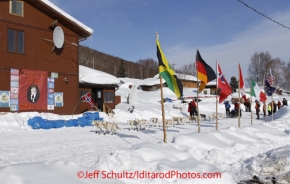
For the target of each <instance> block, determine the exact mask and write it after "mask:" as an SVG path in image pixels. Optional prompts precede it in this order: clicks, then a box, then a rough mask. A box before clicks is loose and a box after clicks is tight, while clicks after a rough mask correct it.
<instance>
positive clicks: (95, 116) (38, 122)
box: [28, 112, 103, 129]
mask: <svg viewBox="0 0 290 184" xmlns="http://www.w3.org/2000/svg"><path fill="white" fill-rule="evenodd" d="M92 120H99V121H103V118H100V117H99V112H85V113H83V117H79V118H78V119H70V120H46V119H42V117H40V116H35V117H33V118H30V119H29V120H28V125H29V126H31V127H32V129H51V128H61V127H64V126H65V127H73V126H74V127H85V126H92Z"/></svg>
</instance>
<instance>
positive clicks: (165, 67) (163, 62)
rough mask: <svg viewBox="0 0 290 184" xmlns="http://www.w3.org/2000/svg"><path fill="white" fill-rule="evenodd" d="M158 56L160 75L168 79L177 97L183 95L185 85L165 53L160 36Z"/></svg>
mask: <svg viewBox="0 0 290 184" xmlns="http://www.w3.org/2000/svg"><path fill="white" fill-rule="evenodd" d="M156 44H157V58H158V63H159V75H160V76H161V77H162V78H163V79H164V80H165V81H166V83H167V86H168V87H169V89H171V90H172V91H173V92H174V93H175V95H176V96H177V98H180V97H182V96H183V86H182V84H181V82H180V80H179V79H178V78H177V77H176V75H175V73H174V71H173V69H172V68H171V66H170V65H169V63H168V61H167V59H166V57H165V55H164V53H163V52H162V50H161V47H160V43H159V40H158V36H157V38H156Z"/></svg>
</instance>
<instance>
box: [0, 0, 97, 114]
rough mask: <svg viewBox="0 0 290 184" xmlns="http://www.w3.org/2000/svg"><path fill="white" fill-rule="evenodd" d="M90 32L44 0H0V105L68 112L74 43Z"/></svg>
mask: <svg viewBox="0 0 290 184" xmlns="http://www.w3.org/2000/svg"><path fill="white" fill-rule="evenodd" d="M92 34H93V30H92V29H91V28H89V27H87V26H86V25H84V24H82V23H80V22H79V21H77V20H76V19H74V18H72V17H71V16H68V15H67V14H66V13H64V12H63V11H62V10H60V9H59V8H58V7H56V6H55V5H54V4H52V3H51V2H50V1H48V0H23V1H18V0H4V1H0V42H1V43H2V46H1V47H0V79H1V80H0V111H2V112H23V111H38V112H51V113H56V114H72V112H74V109H75V107H76V104H77V103H78V101H79V99H80V93H79V61H78V57H79V53H78V52H79V49H78V45H79V43H80V42H81V41H83V40H85V39H86V38H88V37H90V36H91V35H92ZM76 113H78V112H76Z"/></svg>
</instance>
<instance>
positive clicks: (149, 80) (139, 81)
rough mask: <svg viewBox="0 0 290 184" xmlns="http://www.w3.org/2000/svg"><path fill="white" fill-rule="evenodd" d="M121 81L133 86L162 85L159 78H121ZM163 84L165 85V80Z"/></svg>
mask: <svg viewBox="0 0 290 184" xmlns="http://www.w3.org/2000/svg"><path fill="white" fill-rule="evenodd" d="M119 79H120V80H122V81H123V82H129V83H131V84H132V85H137V86H139V85H142V86H153V85H157V84H160V80H159V78H158V79H156V78H147V79H132V78H119ZM162 82H163V83H165V80H164V79H162Z"/></svg>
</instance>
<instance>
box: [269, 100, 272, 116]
mask: <svg viewBox="0 0 290 184" xmlns="http://www.w3.org/2000/svg"><path fill="white" fill-rule="evenodd" d="M271 114H272V103H269V104H268V115H269V116H270V115H271Z"/></svg>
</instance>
